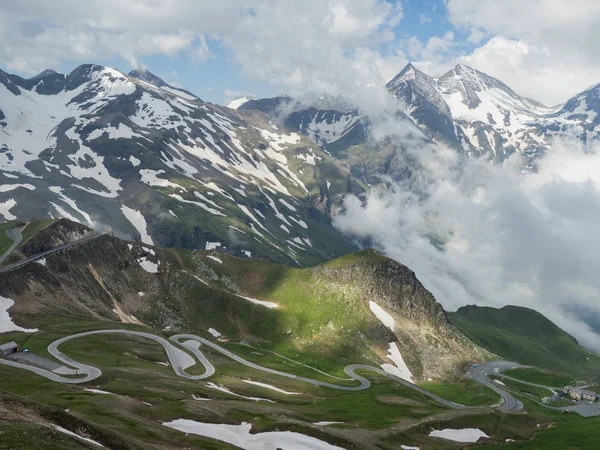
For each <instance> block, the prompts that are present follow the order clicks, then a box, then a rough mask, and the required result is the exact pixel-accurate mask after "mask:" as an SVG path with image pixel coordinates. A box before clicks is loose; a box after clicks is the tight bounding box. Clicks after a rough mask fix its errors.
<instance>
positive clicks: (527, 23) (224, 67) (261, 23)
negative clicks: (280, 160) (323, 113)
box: [0, 0, 600, 106]
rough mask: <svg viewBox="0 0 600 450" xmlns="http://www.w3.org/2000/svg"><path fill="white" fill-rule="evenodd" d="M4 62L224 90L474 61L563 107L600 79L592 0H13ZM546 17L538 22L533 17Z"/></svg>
mask: <svg viewBox="0 0 600 450" xmlns="http://www.w3.org/2000/svg"><path fill="white" fill-rule="evenodd" d="M0 13H1V14H0V24H1V27H0V36H1V38H2V42H3V45H2V46H1V48H0V52H1V54H0V61H1V64H0V67H2V68H3V69H4V70H6V71H8V72H12V73H17V74H19V75H22V76H32V75H34V74H36V73H39V72H41V71H42V70H44V69H48V68H50V69H54V70H57V71H60V72H69V71H70V70H71V69H73V68H75V67H76V66H77V65H79V64H82V63H99V64H103V65H108V66H112V67H116V68H119V69H120V70H123V71H125V72H128V71H129V70H130V69H133V68H136V67H138V66H145V67H148V68H149V69H150V70H151V71H152V72H154V73H156V74H157V75H158V76H160V77H161V78H163V79H165V81H166V82H168V83H170V84H173V85H175V86H182V87H185V88H186V89H188V90H190V91H192V92H194V93H195V94H197V95H198V96H200V97H201V98H203V99H206V100H208V101H211V102H214V103H225V102H227V101H228V100H231V99H232V98H236V97H241V96H244V95H248V94H250V95H255V96H258V97H269V96H274V95H277V94H280V93H289V94H291V95H296V94H298V93H324V92H325V93H332V94H339V93H341V92H347V91H354V90H360V89H363V88H365V87H368V86H369V85H372V84H375V83H381V84H383V83H385V81H387V80H388V79H389V78H391V77H392V76H394V75H395V74H396V73H398V72H399V71H400V70H401V69H402V68H403V67H404V66H405V65H406V64H407V63H408V61H409V60H410V61H414V63H415V66H416V67H418V68H419V69H420V70H422V71H423V72H425V73H427V74H429V75H432V76H438V75H441V74H442V73H443V72H445V71H447V70H448V69H450V68H451V67H453V66H454V65H455V64H456V63H459V62H462V63H465V64H467V65H469V66H471V67H473V68H475V69H477V70H480V71H482V72H485V73H487V74H489V75H491V76H493V77H495V78H498V79H499V80H501V81H502V82H504V83H506V84H507V85H508V86H510V87H511V88H512V89H514V90H515V92H517V93H519V94H520V95H523V96H526V97H530V98H533V99H535V100H538V101H540V102H542V103H545V104H547V105H549V106H552V105H555V104H557V103H560V102H564V101H566V100H567V99H568V98H569V97H571V96H573V95H575V94H577V93H578V92H580V91H582V90H584V89H585V88H587V87H588V86H590V85H593V84H596V83H598V82H600V59H599V56H600V48H597V46H596V45H595V42H596V39H594V37H599V36H598V35H599V34H600V4H594V3H590V2H589V1H586V0H572V1H571V2H569V4H567V3H566V2H564V1H562V0H548V1H546V2H544V3H543V4H541V3H538V2H535V3H534V2H521V1H517V0H505V1H503V2H501V3H500V2H497V1H495V0H424V1H417V0H403V1H393V0H388V1H384V0H328V1H322V0H306V1H304V2H280V1H277V0H262V1H257V0H223V1H221V2H219V3H218V4H216V3H215V2H212V1H198V0H119V1H117V0H90V1H89V2H86V4H85V5H83V6H82V5H81V3H80V2H78V1H77V0H63V1H61V2H59V3H57V2H52V3H50V2H47V1H45V0H22V1H20V2H18V3H15V2H2V4H0ZM532 24H535V26H532Z"/></svg>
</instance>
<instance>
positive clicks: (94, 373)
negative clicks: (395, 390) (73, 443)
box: [0, 330, 523, 411]
mask: <svg viewBox="0 0 600 450" xmlns="http://www.w3.org/2000/svg"><path fill="white" fill-rule="evenodd" d="M103 334H122V335H127V336H135V337H142V338H146V339H150V340H153V341H155V342H157V343H158V344H160V345H162V346H163V348H164V349H165V351H166V353H167V358H168V360H169V362H170V364H171V366H172V368H173V370H174V371H175V373H176V374H177V375H178V376H180V377H183V378H187V379H191V380H202V379H205V378H208V377H210V376H212V375H213V374H214V373H215V368H214V366H213V365H212V363H211V362H210V361H209V360H208V359H207V358H206V356H204V354H203V353H202V352H201V351H200V348H201V346H203V345H204V346H207V347H210V348H211V349H213V350H215V351H217V352H219V353H221V354H222V355H224V356H227V357H228V358H230V359H232V360H234V361H236V362H238V363H240V364H242V365H244V366H246V367H250V368H252V369H255V370H260V371H262V372H266V373H271V374H274V375H278V376H282V377H286V378H291V379H294V380H297V381H301V382H305V383H310V384H312V385H314V386H320V387H327V388H331V389H336V390H340V391H361V390H364V389H368V388H369V387H370V386H371V382H370V381H369V380H367V379H366V378H364V377H363V376H361V375H358V374H357V373H356V371H357V370H364V371H370V372H375V373H377V374H379V375H381V376H384V377H386V378H388V379H390V380H394V381H396V382H397V383H400V384H402V385H404V386H406V387H408V388H410V389H413V390H415V391H417V392H419V393H421V394H423V395H426V396H427V397H429V398H431V399H433V400H435V401H437V402H439V403H440V404H442V405H444V406H447V407H448V408H452V409H465V408H467V407H465V406H463V405H459V404H456V403H453V402H449V401H447V400H444V399H443V398H441V397H439V396H437V395H435V394H433V393H431V392H428V391H426V390H425V389H422V388H420V387H419V386H416V385H414V384H412V383H410V382H408V381H406V380H403V379H401V378H399V377H396V376H395V375H392V374H389V373H387V372H385V371H383V370H381V369H380V368H378V367H373V366H368V365H363V364H351V365H349V366H346V368H345V369H344V372H345V373H346V375H348V377H349V378H348V379H347V380H348V381H357V382H358V385H356V386H344V385H339V384H334V383H329V382H326V381H320V380H314V379H312V378H307V377H301V376H297V375H294V374H291V373H287V372H282V371H279V370H275V369H271V368H268V367H263V366H261V365H259V364H256V363H253V362H251V361H248V360H246V359H244V358H242V357H241V356H238V355H236V354H235V353H233V352H231V351H229V350H227V349H225V348H223V347H221V346H220V345H218V344H216V343H214V342H213V341H211V340H209V339H205V338H202V337H200V336H196V335H193V334H178V335H175V336H172V337H171V338H170V341H169V340H167V339H165V338H162V337H160V336H157V335H155V334H151V333H144V332H139V331H129V330H96V331H88V332H85V333H78V334H73V335H70V336H65V337H63V338H61V339H58V340H56V341H54V342H53V343H52V344H50V345H49V346H48V352H49V353H50V354H51V355H52V356H54V357H55V358H56V359H57V360H59V361H60V362H61V363H63V364H65V365H67V366H70V367H72V368H75V369H76V370H77V372H78V374H80V375H83V376H82V377H76V378H73V377H65V376H62V375H60V374H57V373H53V372H49V371H47V370H44V369H40V368H37V367H33V366H28V365H25V364H20V363H16V362H13V361H9V360H6V359H2V358H0V364H4V365H8V366H12V367H18V368H21V369H24V370H28V371H30V372H34V373H36V374H38V375H41V376H43V377H46V378H48V379H50V380H53V381H56V382H59V383H69V384H79V383H88V382H90V381H92V380H95V379H96V378H98V377H99V376H100V375H101V374H102V372H101V371H100V369H98V368H96V367H93V366H89V365H86V364H82V363H79V362H77V361H75V360H73V359H71V358H69V357H68V356H66V355H65V354H63V353H62V352H60V350H59V349H58V347H59V346H60V345H61V344H63V343H65V342H67V341H70V340H72V339H77V338H81V337H85V336H92V335H103ZM173 343H176V344H179V345H181V346H183V347H184V348H186V349H187V350H188V351H189V352H191V353H192V354H193V355H194V356H195V357H196V359H197V361H198V362H200V364H202V365H203V366H204V368H205V373H203V374H202V375H189V374H187V373H186V372H185V368H187V367H190V359H193V358H192V357H191V356H190V355H189V354H188V353H186V352H184V351H183V350H182V349H181V348H179V347H176V346H175V345H173ZM195 362H196V361H193V363H192V365H193V364H194V363H195ZM507 365H508V366H507ZM496 367H501V368H509V367H515V365H514V364H513V363H507V362H503V361H495V362H494V363H488V364H485V365H482V366H479V367H478V368H477V369H478V370H470V371H469V377H472V378H473V379H475V380H476V381H479V382H480V383H482V384H485V385H486V386H488V387H490V388H491V389H493V390H494V391H495V392H497V393H498V394H499V395H500V396H501V397H502V399H503V403H502V404H501V405H500V406H499V409H501V410H505V411H506V410H520V409H522V408H523V405H522V404H521V403H520V402H519V401H517V400H516V399H515V398H514V397H512V396H511V395H510V394H509V393H507V392H506V391H504V390H503V389H499V388H498V387H497V386H494V385H492V383H491V382H490V380H488V378H487V375H491V374H493V373H496V370H495V369H496Z"/></svg>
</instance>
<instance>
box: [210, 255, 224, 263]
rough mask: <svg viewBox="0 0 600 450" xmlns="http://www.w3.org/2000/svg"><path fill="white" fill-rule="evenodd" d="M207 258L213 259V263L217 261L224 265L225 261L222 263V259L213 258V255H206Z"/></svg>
mask: <svg viewBox="0 0 600 450" xmlns="http://www.w3.org/2000/svg"><path fill="white" fill-rule="evenodd" d="M206 257H207V258H210V259H212V260H213V261H216V262H218V263H219V264H223V261H221V259H220V258H217V257H216V256H213V255H206Z"/></svg>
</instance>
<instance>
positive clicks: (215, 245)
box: [204, 242, 222, 250]
mask: <svg viewBox="0 0 600 450" xmlns="http://www.w3.org/2000/svg"><path fill="white" fill-rule="evenodd" d="M221 245H222V244H221V243H220V242H207V243H206V245H205V246H204V250H215V249H217V248H219V247H220V246H221Z"/></svg>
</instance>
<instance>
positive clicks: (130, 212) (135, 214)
mask: <svg viewBox="0 0 600 450" xmlns="http://www.w3.org/2000/svg"><path fill="white" fill-rule="evenodd" d="M121 211H122V212H123V215H124V216H125V218H126V219H127V220H129V222H130V223H131V225H133V227H134V228H135V229H136V230H137V231H138V233H140V237H141V239H142V242H143V243H144V244H148V245H154V242H153V241H152V238H151V237H150V235H149V234H148V231H147V228H148V225H147V224H146V219H145V218H144V216H143V215H142V213H141V212H139V211H137V210H135V209H133V208H130V207H128V206H125V205H121Z"/></svg>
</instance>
